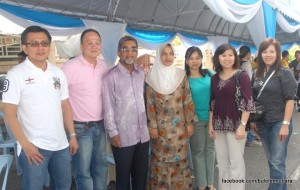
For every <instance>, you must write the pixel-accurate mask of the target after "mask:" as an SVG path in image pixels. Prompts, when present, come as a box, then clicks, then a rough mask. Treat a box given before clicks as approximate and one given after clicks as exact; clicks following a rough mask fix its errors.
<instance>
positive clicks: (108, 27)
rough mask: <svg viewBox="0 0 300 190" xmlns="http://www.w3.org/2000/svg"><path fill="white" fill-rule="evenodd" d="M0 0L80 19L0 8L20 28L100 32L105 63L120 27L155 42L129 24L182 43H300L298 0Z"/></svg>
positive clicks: (110, 58)
mask: <svg viewBox="0 0 300 190" xmlns="http://www.w3.org/2000/svg"><path fill="white" fill-rule="evenodd" d="M1 2H2V3H4V5H14V6H18V7H23V8H29V9H30V10H39V11H46V12H51V13H56V14H60V15H64V16H69V17H72V18H75V19H80V20H81V21H82V22H83V23H84V24H83V25H82V26H76V27H68V26H63V27H61V26H52V25H47V24H45V23H41V22H40V21H32V20H30V19H28V17H26V18H20V17H18V16H16V14H17V13H18V12H17V11H16V12H15V14H14V13H12V12H8V11H7V10H5V9H0V13H1V15H2V16H4V17H5V18H8V19H9V20H12V21H13V22H15V23H16V24H18V25H20V26H22V27H27V26H28V25H32V24H39V25H41V24H42V25H43V26H44V27H46V28H47V29H48V30H49V31H50V32H51V34H52V35H72V34H78V33H80V32H81V31H82V30H84V29H86V28H95V29H97V30H98V31H99V32H100V33H101V35H102V39H103V52H104V53H103V55H104V57H105V59H107V61H108V62H110V63H112V62H113V60H114V59H115V57H116V51H117V41H118V39H119V38H120V37H121V36H122V35H123V34H124V32H125V28H126V27H127V29H126V31H127V34H130V35H136V36H135V37H137V39H138V41H139V44H142V45H143V47H145V48H149V49H155V48H156V47H157V45H158V44H159V43H161V41H151V40H149V38H145V36H146V37H147V35H149V33H146V34H141V33H142V32H141V31H133V30H130V31H129V29H139V30H144V31H150V32H153V33H155V32H156V31H163V32H169V33H168V34H167V35H169V38H167V39H166V40H165V41H164V42H168V41H170V40H172V39H173V36H174V35H175V34H177V35H178V36H179V37H181V39H185V40H184V43H185V45H187V46H190V45H197V46H200V45H203V42H201V40H200V41H199V38H198V36H201V37H203V36H205V37H206V40H208V41H210V42H211V43H212V44H214V46H216V45H217V44H218V43H220V42H225V43H226V42H228V41H230V40H231V41H238V42H241V43H247V44H255V45H256V46H258V44H259V43H260V42H261V40H262V39H264V38H266V37H276V38H277V39H278V40H279V41H281V43H282V44H285V43H289V44H292V43H294V42H300V37H299V28H300V24H299V23H300V10H299V9H297V7H299V6H300V2H299V1H297V0H276V1H275V0H222V1H221V0H163V1H162V0H151V1H148V0H122V1H120V0H97V1H93V0H86V1H81V0H64V1H61V0H22V1H15V0H3V1H1ZM0 8H1V6H0ZM0 19H1V18H0ZM1 20H2V19H1ZM52 20H55V19H52ZM0 30H2V28H0ZM15 31H17V30H15ZM132 31H133V32H132ZM172 32H173V33H174V34H173V33H172ZM151 35H152V34H151ZM158 35H160V34H158ZM161 35H162V36H163V35H166V34H161ZM194 38H196V40H195V39H194ZM220 39H222V40H220Z"/></svg>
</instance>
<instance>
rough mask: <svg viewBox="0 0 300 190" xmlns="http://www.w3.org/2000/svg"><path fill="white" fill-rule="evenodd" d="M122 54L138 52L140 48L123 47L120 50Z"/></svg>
mask: <svg viewBox="0 0 300 190" xmlns="http://www.w3.org/2000/svg"><path fill="white" fill-rule="evenodd" d="M120 50H121V51H122V52H127V53H128V52H137V51H138V48H137V47H132V48H128V47H123V48H121V49H120Z"/></svg>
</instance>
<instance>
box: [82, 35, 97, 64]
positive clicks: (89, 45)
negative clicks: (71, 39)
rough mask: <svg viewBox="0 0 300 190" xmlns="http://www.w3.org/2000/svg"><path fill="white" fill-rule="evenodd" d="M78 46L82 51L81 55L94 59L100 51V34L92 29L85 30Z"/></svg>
mask: <svg viewBox="0 0 300 190" xmlns="http://www.w3.org/2000/svg"><path fill="white" fill-rule="evenodd" d="M80 48H81V51H82V55H83V56H84V57H85V58H86V59H87V60H92V59H96V58H97V57H98V56H99V55H100V52H101V38H100V36H99V35H98V34H97V33H95V32H93V31H91V32H87V33H86V34H85V35H84V36H83V38H82V43H81V45H80Z"/></svg>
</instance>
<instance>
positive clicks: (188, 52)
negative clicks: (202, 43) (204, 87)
mask: <svg viewBox="0 0 300 190" xmlns="http://www.w3.org/2000/svg"><path fill="white" fill-rule="evenodd" d="M194 52H197V53H198V55H199V56H200V57H201V59H202V58H203V54H202V51H201V50H200V49H199V48H198V47H195V46H192V47H189V48H188V49H187V50H186V52H185V64H184V67H185V72H186V75H187V76H190V75H191V70H190V67H189V65H188V64H187V61H188V59H189V58H190V57H191V56H192V54H193V53H194ZM202 65H203V64H202V63H201V65H200V67H199V73H200V74H201V75H202V76H205V75H207V74H208V75H209V76H210V73H209V72H208V70H207V69H203V68H202Z"/></svg>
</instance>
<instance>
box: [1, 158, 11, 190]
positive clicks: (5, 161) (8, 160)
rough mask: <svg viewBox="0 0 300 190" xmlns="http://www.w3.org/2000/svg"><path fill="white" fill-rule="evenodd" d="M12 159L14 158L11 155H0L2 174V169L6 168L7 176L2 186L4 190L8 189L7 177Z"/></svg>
mask: <svg viewBox="0 0 300 190" xmlns="http://www.w3.org/2000/svg"><path fill="white" fill-rule="evenodd" d="M12 159H13V157H12V156H11V155H9V154H4V155H0V173H1V172H2V169H3V168H4V167H5V166H6V171H5V176H4V179H3V184H2V190H5V189H6V183H7V176H8V172H9V169H10V166H11V162H12Z"/></svg>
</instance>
